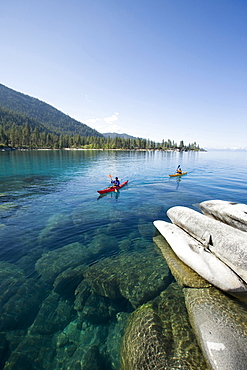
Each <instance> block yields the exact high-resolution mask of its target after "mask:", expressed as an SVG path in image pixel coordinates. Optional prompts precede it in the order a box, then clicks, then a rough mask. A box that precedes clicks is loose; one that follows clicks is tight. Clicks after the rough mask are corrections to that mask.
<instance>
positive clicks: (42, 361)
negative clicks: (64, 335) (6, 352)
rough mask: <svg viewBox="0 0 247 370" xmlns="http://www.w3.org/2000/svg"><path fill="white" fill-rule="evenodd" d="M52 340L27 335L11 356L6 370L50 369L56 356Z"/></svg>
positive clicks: (49, 337) (50, 337) (6, 364)
mask: <svg viewBox="0 0 247 370" xmlns="http://www.w3.org/2000/svg"><path fill="white" fill-rule="evenodd" d="M52 339H53V338H52V336H48V335H45V336H43V335H34V336H29V335H27V336H26V337H25V338H24V339H23V340H22V341H21V342H20V343H19V345H18V346H17V348H16V349H15V350H14V351H13V352H12V353H11V354H10V356H9V358H8V359H7V361H6V363H5V366H4V370H23V369H25V370H40V369H49V368H50V367H49V366H50V363H52V360H53V357H54V354H55V351H54V347H53V345H52Z"/></svg>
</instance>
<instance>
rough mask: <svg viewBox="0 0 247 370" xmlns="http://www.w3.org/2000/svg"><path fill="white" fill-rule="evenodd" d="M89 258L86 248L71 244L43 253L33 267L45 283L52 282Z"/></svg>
mask: <svg viewBox="0 0 247 370" xmlns="http://www.w3.org/2000/svg"><path fill="white" fill-rule="evenodd" d="M91 258H92V253H91V252H90V251H89V250H88V248H86V247H85V246H84V245H82V244H80V243H72V244H69V245H66V246H64V247H62V248H59V249H56V250H54V251H49V252H47V253H44V254H43V256H42V257H41V258H40V259H39V260H38V261H37V262H36V266H35V267H36V271H37V272H38V273H39V274H40V275H41V276H42V278H43V279H44V280H45V281H48V282H53V281H54V280H55V278H56V277H57V276H58V275H59V274H61V273H62V272H64V271H65V270H67V269H69V268H73V267H76V266H78V265H82V264H83V263H86V262H88V261H89V260H90V259H91Z"/></svg>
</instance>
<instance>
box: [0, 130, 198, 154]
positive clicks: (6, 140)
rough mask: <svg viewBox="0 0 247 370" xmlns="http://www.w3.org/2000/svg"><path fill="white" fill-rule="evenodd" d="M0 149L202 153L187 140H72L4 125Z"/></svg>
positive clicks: (103, 138) (96, 137) (69, 137)
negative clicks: (144, 150) (176, 141)
mask: <svg viewBox="0 0 247 370" xmlns="http://www.w3.org/2000/svg"><path fill="white" fill-rule="evenodd" d="M0 146H1V147H9V148H16V149H63V148H78V149H123V150H137V149H151V150H156V149H160V150H181V151H188V150H201V149H200V147H199V145H198V144H197V143H195V142H194V143H192V144H188V145H185V144H184V142H183V140H181V141H180V143H179V144H177V143H175V142H174V141H171V140H169V139H168V140H167V141H165V140H162V141H161V142H155V141H152V140H149V139H142V138H122V137H119V136H116V137H114V138H110V137H109V136H108V137H98V136H82V135H79V134H76V135H73V136H70V135H62V134H55V133H52V132H47V131H46V130H41V129H40V128H39V127H38V126H30V125H29V124H28V123H26V124H24V126H21V125H17V124H15V123H14V124H12V125H8V126H5V125H3V124H0Z"/></svg>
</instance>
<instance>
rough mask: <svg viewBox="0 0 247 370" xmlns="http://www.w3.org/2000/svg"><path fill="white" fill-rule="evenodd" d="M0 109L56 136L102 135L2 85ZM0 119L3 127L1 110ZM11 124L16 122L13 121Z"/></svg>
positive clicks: (0, 86) (3, 121) (45, 104)
mask: <svg viewBox="0 0 247 370" xmlns="http://www.w3.org/2000/svg"><path fill="white" fill-rule="evenodd" d="M0 107H1V108H2V109H4V108H5V109H8V110H10V111H12V113H11V114H12V115H13V114H14V113H18V114H19V116H23V117H24V116H25V117H26V120H27V121H29V124H31V122H32V123H33V124H35V122H36V124H37V125H38V126H39V127H43V129H46V130H47V132H53V133H55V134H57V135H60V134H62V135H69V136H74V135H76V134H78V135H82V136H96V137H97V136H98V137H102V134H100V133H99V132H98V131H96V130H94V129H92V128H91V127H89V126H87V125H85V124H84V123H81V122H79V121H76V120H75V119H73V118H71V117H69V116H68V115H66V114H64V113H62V112H61V111H59V110H58V109H56V108H54V107H52V106H51V105H49V104H47V103H44V102H42V101H41V100H39V99H36V98H32V97H31V96H28V95H25V94H22V93H20V92H18V91H15V90H12V89H10V88H8V87H6V86H4V85H2V84H0ZM5 113H6V110H5ZM1 118H2V124H3V125H5V123H6V121H5V120H4V117H3V111H2V110H1ZM13 123H16V122H15V121H14V122H13ZM19 123H20V125H22V123H21V121H19ZM9 124H10V121H8V125H9ZM41 130H42V128H41Z"/></svg>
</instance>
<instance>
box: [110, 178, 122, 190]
mask: <svg viewBox="0 0 247 370" xmlns="http://www.w3.org/2000/svg"><path fill="white" fill-rule="evenodd" d="M109 177H110V178H111V179H112V175H109ZM111 183H112V184H113V185H112V186H110V188H116V189H115V191H117V187H118V186H119V185H120V181H119V180H118V177H115V180H111Z"/></svg>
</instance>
